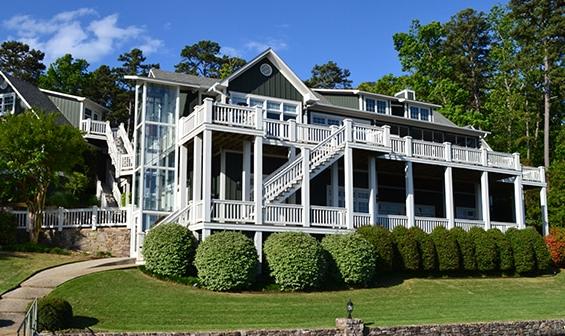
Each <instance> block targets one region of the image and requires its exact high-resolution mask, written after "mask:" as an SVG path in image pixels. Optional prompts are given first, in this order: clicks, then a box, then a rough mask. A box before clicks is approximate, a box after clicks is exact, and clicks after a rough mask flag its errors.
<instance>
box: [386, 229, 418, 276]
mask: <svg viewBox="0 0 565 336" xmlns="http://www.w3.org/2000/svg"><path fill="white" fill-rule="evenodd" d="M392 238H393V241H394V251H395V264H396V268H397V269H399V270H403V271H407V272H418V271H419V270H420V252H419V250H418V242H417V241H416V239H415V238H414V237H413V236H412V234H410V231H408V229H407V228H405V227H404V226H397V227H395V228H394V229H393V230H392Z"/></svg>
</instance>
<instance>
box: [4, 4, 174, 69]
mask: <svg viewBox="0 0 565 336" xmlns="http://www.w3.org/2000/svg"><path fill="white" fill-rule="evenodd" d="M118 20H119V16H118V14H111V15H108V16H104V17H100V16H99V15H98V13H97V12H96V11H95V10H93V9H91V8H80V9H77V10H74V11H67V12H61V13H58V14H56V15H55V16H53V17H52V18H50V19H48V20H44V19H36V18H34V17H32V16H30V15H16V16H13V17H11V18H9V19H7V20H5V21H3V22H2V25H3V26H4V28H6V29H7V30H8V31H11V32H12V33H13V34H14V35H15V36H13V37H11V38H13V39H16V40H20V41H22V42H25V43H27V44H29V45H30V46H32V47H33V48H37V49H40V50H42V51H43V52H45V54H46V61H47V62H51V61H53V60H54V59H56V58H58V57H60V56H62V55H64V54H68V53H70V54H72V55H73V57H75V58H84V59H86V60H87V61H89V62H98V61H100V60H101V59H102V58H103V57H105V56H107V55H109V54H111V53H115V50H116V48H123V47H124V45H126V44H128V45H132V44H138V45H139V46H138V48H140V49H142V50H143V51H144V52H146V53H152V52H155V51H157V50H158V49H159V48H161V47H162V46H163V41H161V40H158V39H155V38H152V37H149V36H147V33H146V31H145V29H144V28H142V27H139V26H134V25H131V26H121V25H120V24H119V22H118Z"/></svg>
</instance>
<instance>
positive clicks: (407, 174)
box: [404, 161, 416, 228]
mask: <svg viewBox="0 0 565 336" xmlns="http://www.w3.org/2000/svg"><path fill="white" fill-rule="evenodd" d="M404 179H405V186H406V187H405V189H406V217H407V219H408V227H409V228H411V227H413V226H414V224H415V222H416V218H415V210H414V168H413V164H412V161H407V162H406V166H405V168H404Z"/></svg>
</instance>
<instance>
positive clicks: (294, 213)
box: [264, 204, 303, 226]
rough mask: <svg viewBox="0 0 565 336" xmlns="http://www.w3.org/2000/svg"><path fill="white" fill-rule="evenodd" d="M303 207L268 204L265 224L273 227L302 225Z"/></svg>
mask: <svg viewBox="0 0 565 336" xmlns="http://www.w3.org/2000/svg"><path fill="white" fill-rule="evenodd" d="M302 212H303V208H302V206H301V205H295V204H267V205H265V218H264V220H265V223H266V224H273V225H277V224H278V225H285V226H286V225H293V226H296V225H302Z"/></svg>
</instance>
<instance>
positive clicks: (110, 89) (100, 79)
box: [84, 65, 120, 109]
mask: <svg viewBox="0 0 565 336" xmlns="http://www.w3.org/2000/svg"><path fill="white" fill-rule="evenodd" d="M117 82H118V76H117V74H116V72H115V71H113V70H112V69H111V68H110V67H109V66H107V65H101V66H100V67H98V69H96V70H94V71H93V72H91V73H90V75H89V80H88V82H87V85H86V87H85V89H84V95H85V96H86V97H88V98H90V99H92V100H93V101H95V102H97V103H98V104H100V105H102V106H104V107H106V108H108V109H112V108H113V106H114V104H115V103H116V96H117V95H118V94H119V91H120V90H119V88H118V85H117Z"/></svg>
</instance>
